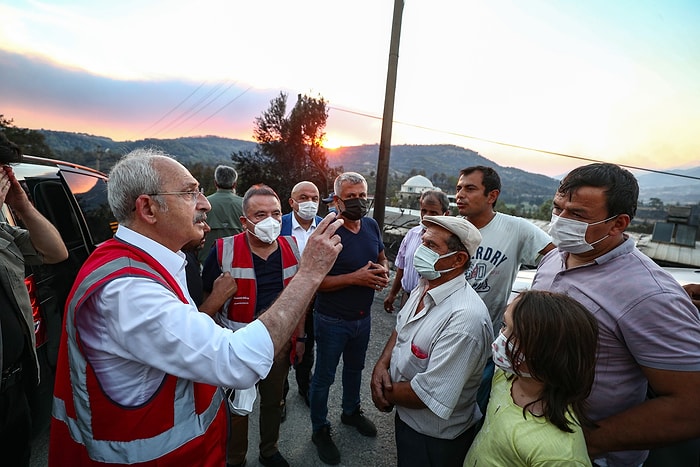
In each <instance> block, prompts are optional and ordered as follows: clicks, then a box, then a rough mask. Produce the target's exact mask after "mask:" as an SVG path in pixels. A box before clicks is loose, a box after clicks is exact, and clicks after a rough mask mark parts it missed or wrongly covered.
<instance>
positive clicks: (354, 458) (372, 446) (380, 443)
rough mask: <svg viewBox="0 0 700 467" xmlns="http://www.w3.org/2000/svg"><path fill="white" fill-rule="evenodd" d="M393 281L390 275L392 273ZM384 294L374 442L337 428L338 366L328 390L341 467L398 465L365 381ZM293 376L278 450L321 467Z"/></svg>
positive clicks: (254, 453)
mask: <svg viewBox="0 0 700 467" xmlns="http://www.w3.org/2000/svg"><path fill="white" fill-rule="evenodd" d="M392 280H393V271H392ZM385 296H386V291H384V292H381V293H378V294H376V295H375V299H374V303H373V305H372V334H371V337H370V342H369V348H368V350H367V359H366V362H365V370H364V373H363V379H362V391H361V397H362V407H363V409H364V410H365V415H366V416H367V417H368V418H370V419H371V420H372V421H374V423H375V424H376V426H377V437H376V438H367V437H365V436H362V435H360V434H359V433H358V432H357V430H356V429H355V428H354V427H351V426H347V425H343V424H342V423H340V414H341V408H340V403H341V397H342V388H341V375H342V361H341V363H340V365H339V366H338V370H337V373H336V380H335V383H334V384H333V386H332V387H331V392H330V397H329V399H328V419H329V420H330V421H331V423H332V433H333V438H334V440H335V442H336V444H337V445H338V449H339V450H340V456H341V462H340V465H341V466H367V465H372V466H376V467H385V466H386V467H388V466H395V465H396V444H395V442H394V412H392V413H390V414H387V413H382V412H379V411H378V410H377V409H376V408H375V407H374V404H372V396H371V393H370V389H369V380H370V376H371V373H372V368H373V367H374V364H375V363H376V361H377V359H378V358H379V355H380V354H381V352H382V350H383V349H384V344H385V343H386V340H387V339H388V337H389V335H390V334H391V331H392V330H393V328H394V324H395V321H396V318H395V315H393V314H389V313H386V312H385V311H384V306H383V300H384V297H385ZM293 371H294V370H292V372H291V373H290V375H289V385H290V389H289V395H288V396H287V420H286V421H285V422H284V423H283V424H282V426H281V428H280V440H279V449H280V452H281V453H282V455H283V456H284V457H285V458H286V459H287V460H288V461H289V463H290V464H291V465H292V466H304V467H307V466H308V467H314V466H324V465H326V464H324V463H323V462H321V461H320V460H319V458H318V455H317V454H316V446H315V445H314V444H313V443H312V442H311V420H310V419H309V409H308V407H306V404H305V403H304V401H303V399H302V398H301V396H299V394H298V392H297V386H296V380H295V378H294V375H293ZM258 414H259V411H258V410H257V403H256V409H255V410H254V411H253V413H252V414H251V416H250V421H249V423H250V427H249V440H248V457H247V460H248V466H250V467H256V466H259V465H261V464H259V463H258V454H259V452H258V443H259V441H260V438H259V430H258ZM48 440H49V434H48V431H47V432H46V433H44V434H43V436H40V437H39V438H38V439H37V440H36V441H35V443H34V445H33V446H32V460H31V463H30V466H31V467H45V466H46V465H48Z"/></svg>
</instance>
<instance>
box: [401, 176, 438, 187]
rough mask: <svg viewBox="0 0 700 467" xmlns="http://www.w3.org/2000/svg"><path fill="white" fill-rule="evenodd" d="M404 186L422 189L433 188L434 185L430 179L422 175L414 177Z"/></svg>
mask: <svg viewBox="0 0 700 467" xmlns="http://www.w3.org/2000/svg"><path fill="white" fill-rule="evenodd" d="M404 186H407V187H408V186H411V187H420V188H433V183H432V182H431V181H430V180H428V178H426V177H424V176H422V175H414V176H413V177H411V178H409V179H408V180H406V182H405V183H404Z"/></svg>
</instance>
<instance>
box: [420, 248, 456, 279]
mask: <svg viewBox="0 0 700 467" xmlns="http://www.w3.org/2000/svg"><path fill="white" fill-rule="evenodd" d="M455 253H458V252H457V251H453V252H451V253H447V254H444V255H442V256H440V254H439V253H436V252H434V251H433V250H431V249H430V248H428V247H427V246H425V245H420V246H419V247H418V249H416V252H415V253H414V255H413V267H415V268H416V271H418V274H420V275H421V276H422V277H425V278H426V279H428V280H429V281H431V280H434V279H437V278H438V277H440V276H441V275H442V274H443V273H446V272H450V271H452V270H453V269H455V268H450V269H443V270H442V271H436V270H435V263H437V262H438V261H439V260H441V259H442V258H447V257H448V256H452V255H454V254H455Z"/></svg>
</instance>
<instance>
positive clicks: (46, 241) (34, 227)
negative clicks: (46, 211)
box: [18, 205, 68, 264]
mask: <svg viewBox="0 0 700 467" xmlns="http://www.w3.org/2000/svg"><path fill="white" fill-rule="evenodd" d="M18 214H19V216H20V217H21V219H22V223H23V224H24V226H25V227H26V228H27V230H28V231H29V238H30V239H31V242H32V245H33V246H34V249H36V251H38V252H39V253H41V255H42V256H43V257H44V262H45V263H47V264H54V263H59V262H61V261H63V260H65V259H66V258H68V250H67V249H66V245H65V244H64V243H63V239H61V234H59V233H58V230H56V227H54V226H53V224H52V223H51V222H49V221H48V219H46V218H45V217H44V216H42V215H41V213H40V212H39V211H37V210H36V208H35V207H33V206H31V205H28V206H27V207H25V208H23V209H22V211H21V212H18Z"/></svg>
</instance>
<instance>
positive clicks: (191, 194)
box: [148, 188, 204, 204]
mask: <svg viewBox="0 0 700 467" xmlns="http://www.w3.org/2000/svg"><path fill="white" fill-rule="evenodd" d="M203 194H204V188H198V189H197V190H196V191H164V192H162V193H148V196H162V195H180V196H184V195H189V197H190V201H191V202H192V203H194V204H196V203H197V199H198V198H199V195H203Z"/></svg>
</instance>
